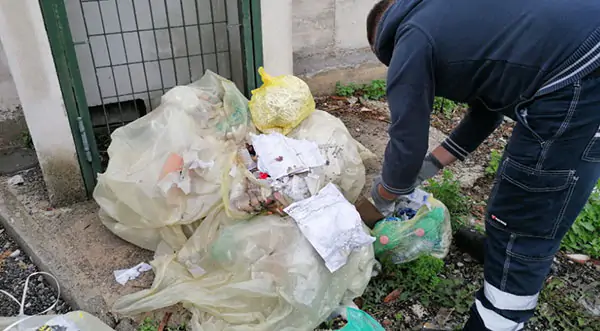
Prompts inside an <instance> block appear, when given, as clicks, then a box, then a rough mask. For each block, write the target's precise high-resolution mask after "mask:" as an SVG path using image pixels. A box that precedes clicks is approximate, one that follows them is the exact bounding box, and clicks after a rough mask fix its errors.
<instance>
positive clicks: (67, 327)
mask: <svg viewBox="0 0 600 331" xmlns="http://www.w3.org/2000/svg"><path fill="white" fill-rule="evenodd" d="M13 324H16V325H14V326H11V325H13ZM9 327H10V328H9ZM7 328H8V329H7ZM0 330H2V331H47V330H48V331H49V330H61V331H114V329H112V328H111V327H109V326H108V325H106V324H104V323H103V322H102V321H100V320H99V319H98V318H97V317H95V316H93V315H90V314H88V313H86V312H84V311H73V312H70V313H68V314H65V315H41V316H31V317H28V318H26V319H25V318H23V317H0Z"/></svg>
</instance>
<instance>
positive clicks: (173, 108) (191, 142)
mask: <svg viewBox="0 0 600 331" xmlns="http://www.w3.org/2000/svg"><path fill="white" fill-rule="evenodd" d="M247 103H248V100H247V99H245V98H244V96H243V95H242V94H241V93H240V92H239V90H238V89H237V88H236V87H235V85H234V84H233V83H232V82H230V81H228V80H226V79H223V78H221V77H220V76H218V75H216V74H214V73H212V72H210V71H208V72H207V74H206V75H205V76H204V77H203V78H202V79H201V80H200V81H198V82H196V83H194V84H191V85H189V86H178V87H175V88H173V89H171V90H170V91H169V92H167V93H166V94H165V95H164V96H163V97H162V99H161V104H160V106H159V107H158V108H157V109H155V110H154V111H152V112H151V113H149V114H148V115H146V116H144V117H142V118H140V119H138V120H136V121H135V122H133V123H130V124H129V125H127V126H124V127H122V128H119V129H118V130H116V131H115V132H114V133H113V135H112V143H111V145H110V147H109V149H108V153H109V156H110V162H109V164H108V168H107V170H106V172H105V173H103V174H101V175H99V176H98V184H97V186H96V189H95V191H94V198H95V199H96V201H97V202H98V204H99V205H100V207H101V219H102V221H103V223H104V224H105V225H106V226H107V227H108V228H109V229H110V230H111V231H112V232H114V233H115V234H117V235H118V236H120V237H122V238H123V239H125V240H127V241H129V242H132V243H134V244H135V245H137V246H140V247H142V248H146V249H149V250H154V249H156V247H157V245H158V243H159V242H161V240H164V241H165V242H167V243H168V244H169V245H170V246H171V247H173V248H174V249H179V248H180V247H181V246H183V244H184V243H185V242H186V241H187V237H188V236H189V235H191V233H193V231H194V229H195V227H196V226H197V222H198V221H199V220H201V219H202V218H204V217H205V216H206V215H207V214H208V213H209V212H210V210H211V209H213V208H215V207H217V206H218V205H220V204H221V203H222V200H223V195H224V193H222V192H221V189H222V187H221V182H222V178H221V177H223V171H222V170H223V169H224V168H228V167H231V164H233V163H235V158H236V151H237V147H236V146H238V145H240V144H242V143H243V140H244V139H245V137H246V136H247V134H248V133H249V132H254V127H253V125H252V123H251V122H250V118H249V113H248V106H247ZM173 155H176V156H177V157H179V158H180V159H181V163H182V165H181V166H182V167H181V169H180V171H171V172H170V173H168V174H167V175H166V176H164V177H163V176H162V175H163V171H164V167H165V164H166V163H167V162H168V161H169V160H170V158H171V157H172V156H173ZM172 170H173V169H172Z"/></svg>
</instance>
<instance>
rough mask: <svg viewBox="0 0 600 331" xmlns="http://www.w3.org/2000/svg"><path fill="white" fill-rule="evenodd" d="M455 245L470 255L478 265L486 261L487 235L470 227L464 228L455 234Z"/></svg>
mask: <svg viewBox="0 0 600 331" xmlns="http://www.w3.org/2000/svg"><path fill="white" fill-rule="evenodd" d="M454 243H455V244H456V247H457V248H458V250H459V251H461V252H463V253H467V254H469V255H470V256H471V257H472V258H473V259H474V260H475V261H477V263H479V264H483V262H484V260H485V235H484V234H482V233H481V232H479V231H477V230H475V229H473V228H468V227H462V228H460V229H459V230H458V231H456V233H455V234H454Z"/></svg>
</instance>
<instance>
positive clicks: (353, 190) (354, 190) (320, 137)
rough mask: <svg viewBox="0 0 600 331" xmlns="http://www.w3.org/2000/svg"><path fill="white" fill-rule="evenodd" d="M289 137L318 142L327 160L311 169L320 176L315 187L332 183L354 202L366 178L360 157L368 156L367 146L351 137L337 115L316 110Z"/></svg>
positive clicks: (319, 187) (318, 188) (320, 187)
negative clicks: (319, 166)
mask: <svg viewBox="0 0 600 331" xmlns="http://www.w3.org/2000/svg"><path fill="white" fill-rule="evenodd" d="M288 137H290V138H294V139H306V140H310V141H314V142H316V143H317V144H318V145H319V150H320V151H321V154H322V155H323V157H324V158H325V159H326V161H327V162H326V165H325V166H324V167H323V168H322V169H314V172H315V173H316V174H318V175H319V176H320V178H319V180H320V183H319V185H318V187H317V190H320V189H322V188H323V187H325V185H327V184H329V183H333V184H335V185H336V186H337V187H338V188H339V189H340V191H341V192H342V194H344V197H345V198H346V199H347V200H348V201H350V202H351V203H354V202H356V200H357V199H358V197H359V196H360V193H361V191H362V189H363V187H364V186H365V181H366V179H365V178H366V177H365V166H364V163H363V158H365V157H369V156H370V155H369V154H368V153H369V152H368V150H366V148H364V147H363V146H362V145H361V144H360V143H358V142H357V141H356V140H354V138H352V136H351V135H350V132H348V129H347V128H346V126H345V125H344V123H343V122H342V121H341V120H340V119H339V118H337V117H335V116H333V115H331V114H328V113H326V112H324V111H322V110H316V111H315V112H313V113H312V114H311V115H310V116H309V117H308V118H306V119H305V120H304V121H303V122H302V123H301V124H300V125H299V126H298V127H297V128H296V129H294V130H293V131H292V132H291V133H290V134H288Z"/></svg>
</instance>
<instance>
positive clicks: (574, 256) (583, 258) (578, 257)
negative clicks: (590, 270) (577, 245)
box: [567, 254, 591, 264]
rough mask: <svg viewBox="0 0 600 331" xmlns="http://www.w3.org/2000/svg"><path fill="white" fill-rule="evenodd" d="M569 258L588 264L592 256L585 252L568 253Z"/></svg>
mask: <svg viewBox="0 0 600 331" xmlns="http://www.w3.org/2000/svg"><path fill="white" fill-rule="evenodd" d="M567 258H568V259H569V260H571V261H573V262H577V263H580V264H586V263H587V262H588V261H589V260H590V259H591V258H590V257H589V256H588V255H584V254H567Z"/></svg>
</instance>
